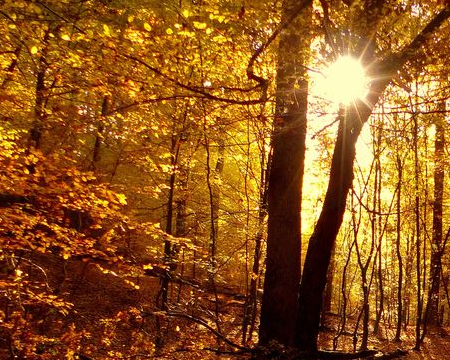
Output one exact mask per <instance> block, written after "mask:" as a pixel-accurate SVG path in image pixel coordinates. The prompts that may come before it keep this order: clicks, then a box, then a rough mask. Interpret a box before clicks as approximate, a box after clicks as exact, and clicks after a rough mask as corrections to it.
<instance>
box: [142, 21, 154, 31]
mask: <svg viewBox="0 0 450 360" xmlns="http://www.w3.org/2000/svg"><path fill="white" fill-rule="evenodd" d="M144 29H145V30H147V31H150V30H151V29H152V27H151V26H150V24H149V23H144Z"/></svg>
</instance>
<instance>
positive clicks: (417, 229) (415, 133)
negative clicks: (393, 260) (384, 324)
mask: <svg viewBox="0 0 450 360" xmlns="http://www.w3.org/2000/svg"><path fill="white" fill-rule="evenodd" d="M413 118H414V119H413V120H414V128H413V151H414V174H415V185H414V186H415V197H414V216H415V235H416V275H417V298H416V301H417V312H416V342H415V349H416V350H418V349H419V348H420V343H421V340H420V339H421V325H422V304H423V298H422V284H421V283H422V276H421V273H422V270H421V265H422V256H421V251H420V248H421V242H420V240H421V239H420V238H421V227H420V196H419V191H420V188H419V178H420V169H419V152H418V131H419V130H418V121H417V114H414V115H413Z"/></svg>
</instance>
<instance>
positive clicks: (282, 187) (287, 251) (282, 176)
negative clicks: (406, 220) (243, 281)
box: [259, 0, 311, 346]
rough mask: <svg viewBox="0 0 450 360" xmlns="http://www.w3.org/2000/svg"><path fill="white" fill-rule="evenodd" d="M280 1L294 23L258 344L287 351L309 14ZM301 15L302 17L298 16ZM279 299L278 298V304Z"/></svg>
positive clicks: (276, 142)
mask: <svg viewBox="0 0 450 360" xmlns="http://www.w3.org/2000/svg"><path fill="white" fill-rule="evenodd" d="M308 3H310V2H304V4H303V7H305V9H304V10H303V9H302V10H303V12H300V11H299V7H298V5H297V2H296V1H290V0H289V1H284V2H283V10H282V20H281V21H282V23H283V22H286V21H288V20H287V19H289V18H292V17H293V15H295V16H296V19H295V20H293V21H292V23H290V24H289V25H288V26H287V27H286V29H285V30H284V32H282V33H281V35H280V43H279V46H278V68H277V78H276V82H277V89H276V94H277V98H276V109H275V124H274V132H273V135H272V156H271V163H270V175H269V185H268V214H269V219H268V234H267V258H266V274H265V279H264V293H263V300H262V308H261V323H260V328H259V339H260V343H261V344H264V345H267V344H269V343H270V342H271V341H276V342H278V343H279V344H281V345H285V346H291V345H293V341H294V332H295V331H294V329H295V317H294V316H293V314H295V313H296V307H297V293H298V285H299V283H300V266H301V199H302V181H303V172H304V160H305V149H306V146H305V139H306V112H307V96H308V81H307V78H306V68H305V64H306V63H307V60H308V50H307V49H308V48H309V38H308V36H304V35H303V34H304V33H303V32H304V31H305V29H308V28H309V19H310V16H311V14H310V13H311V9H310V8H309V7H308V5H307V4H308ZM299 14H301V16H299ZM280 299H283V300H282V301H280Z"/></svg>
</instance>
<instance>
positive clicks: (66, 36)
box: [61, 34, 70, 41]
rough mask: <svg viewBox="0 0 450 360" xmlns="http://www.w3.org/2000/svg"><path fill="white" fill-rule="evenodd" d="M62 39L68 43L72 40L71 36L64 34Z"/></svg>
mask: <svg viewBox="0 0 450 360" xmlns="http://www.w3.org/2000/svg"><path fill="white" fill-rule="evenodd" d="M61 39H63V40H66V41H69V40H70V36H69V35H67V34H62V35H61Z"/></svg>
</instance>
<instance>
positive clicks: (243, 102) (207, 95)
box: [122, 55, 267, 105]
mask: <svg viewBox="0 0 450 360" xmlns="http://www.w3.org/2000/svg"><path fill="white" fill-rule="evenodd" d="M122 56H123V57H125V58H127V59H130V60H133V61H135V62H137V63H139V64H141V65H143V66H144V67H146V68H147V69H149V70H151V71H153V72H154V73H155V74H157V75H159V76H160V77H162V78H164V79H166V80H167V81H170V82H171V83H173V84H174V85H176V86H179V87H180V88H182V89H184V90H188V91H191V92H193V93H195V94H200V95H203V97H205V98H207V99H210V100H216V101H221V102H224V103H227V104H234V105H256V104H261V103H264V102H265V101H266V100H267V99H265V98H264V97H261V98H259V99H255V100H236V99H229V98H222V97H220V96H216V95H212V94H210V93H209V92H206V91H204V90H202V89H200V88H198V87H194V86H190V85H186V84H183V83H182V82H180V81H178V80H176V79H174V78H172V77H170V76H169V75H167V74H164V73H163V72H162V71H161V70H159V69H157V68H155V67H154V66H152V65H150V64H148V63H146V62H145V61H143V60H141V59H139V58H137V57H135V56H132V55H122ZM243 90H244V91H247V90H246V89H243Z"/></svg>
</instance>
